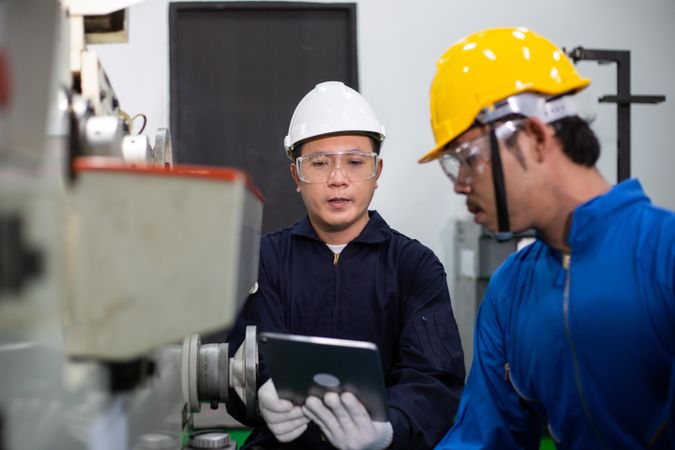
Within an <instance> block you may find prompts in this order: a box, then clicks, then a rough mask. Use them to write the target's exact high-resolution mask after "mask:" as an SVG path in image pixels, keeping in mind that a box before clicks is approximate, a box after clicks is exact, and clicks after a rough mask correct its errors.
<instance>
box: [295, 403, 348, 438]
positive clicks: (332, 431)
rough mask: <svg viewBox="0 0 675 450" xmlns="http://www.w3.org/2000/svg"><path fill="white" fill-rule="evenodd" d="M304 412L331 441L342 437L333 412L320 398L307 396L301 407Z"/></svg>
mask: <svg viewBox="0 0 675 450" xmlns="http://www.w3.org/2000/svg"><path fill="white" fill-rule="evenodd" d="M303 410H304V411H305V414H307V416H308V417H309V418H310V419H312V421H313V422H314V423H316V424H317V425H318V426H319V428H321V431H323V434H325V435H326V437H327V438H328V440H330V441H331V442H339V441H341V440H343V439H344V433H343V431H342V429H341V428H340V424H339V423H338V421H337V419H336V418H335V415H334V414H333V412H332V411H331V410H330V409H328V408H327V407H326V405H324V404H323V401H321V400H320V399H318V398H316V397H313V396H309V397H307V399H306V400H305V406H304V407H303Z"/></svg>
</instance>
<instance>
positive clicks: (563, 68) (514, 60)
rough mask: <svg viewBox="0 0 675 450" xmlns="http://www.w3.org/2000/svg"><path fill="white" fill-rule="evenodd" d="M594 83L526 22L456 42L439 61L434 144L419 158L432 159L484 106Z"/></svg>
mask: <svg viewBox="0 0 675 450" xmlns="http://www.w3.org/2000/svg"><path fill="white" fill-rule="evenodd" d="M589 83H590V80H589V79H588V78H582V77H581V76H580V75H579V74H578V73H577V71H576V69H575V67H574V64H572V62H571V61H570V59H569V58H568V57H567V55H565V53H564V52H563V51H562V50H560V49H559V48H558V47H556V46H555V45H554V44H553V43H552V42H550V41H549V40H548V39H546V38H544V37H543V36H541V35H539V34H537V33H535V32H533V31H530V30H528V29H526V28H492V29H487V30H483V31H479V32H477V33H474V34H471V35H469V36H467V37H465V38H463V39H462V40H460V41H458V42H457V43H455V44H454V45H452V46H451V47H450V48H449V49H448V50H447V51H446V52H445V53H444V54H443V56H441V58H440V59H439V60H438V62H437V72H436V76H435V77H434V80H433V82H432V84H431V92H430V101H431V128H432V129H433V132H434V138H435V139H436V146H435V147H434V148H433V149H432V150H431V151H429V152H428V153H426V154H425V155H424V156H422V158H420V160H419V162H420V163H425V162H429V161H433V160H434V159H436V158H438V157H439V156H440V155H441V153H442V152H443V149H444V147H445V146H446V145H447V144H448V143H449V142H450V141H452V140H453V139H455V138H456V137H457V136H459V135H460V134H462V133H463V132H464V131H466V130H467V129H468V128H469V127H471V124H472V123H474V121H475V120H476V118H477V117H478V116H479V114H480V113H481V112H485V111H490V110H493V109H494V107H495V104H496V103H498V102H500V101H502V100H505V99H507V98H509V97H511V96H514V95H517V94H520V93H524V92H531V93H537V94H541V95H544V96H546V97H556V96H558V95H561V94H565V93H572V92H576V91H579V90H581V89H583V88H585V87H586V86H588V84H589Z"/></svg>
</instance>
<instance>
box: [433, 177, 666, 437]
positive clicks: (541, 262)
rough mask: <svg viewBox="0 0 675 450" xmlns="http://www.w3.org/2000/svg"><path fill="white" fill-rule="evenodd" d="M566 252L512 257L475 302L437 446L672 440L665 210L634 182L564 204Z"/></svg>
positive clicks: (542, 247) (539, 249) (539, 247)
mask: <svg viewBox="0 0 675 450" xmlns="http://www.w3.org/2000/svg"><path fill="white" fill-rule="evenodd" d="M568 243H569V246H570V248H571V252H570V255H562V254H560V253H559V252H558V251H556V250H554V249H553V248H551V247H549V246H548V245H546V244H545V243H543V242H542V241H536V242H535V243H533V244H531V245H529V246H527V247H526V248H524V249H523V250H521V251H520V252H518V253H516V254H515V255H512V256H511V257H510V258H508V259H507V261H505V262H504V264H503V265H502V266H501V267H500V268H499V269H498V271H497V272H496V273H495V274H494V276H493V277H492V279H491V280H490V284H489V286H488V289H487V293H486V296H485V299H484V301H483V303H482V305H481V307H480V312H479V316H478V318H477V325H476V333H475V341H474V342H475V347H474V348H475V355H474V359H473V361H474V362H473V364H472V367H471V372H470V374H469V379H468V381H467V386H466V389H465V391H464V396H463V397H462V401H461V404H460V409H459V413H458V417H457V421H456V423H455V425H454V427H453V428H452V430H450V432H449V433H448V434H447V436H446V437H445V438H444V439H443V441H442V442H441V443H440V444H439V445H438V446H437V447H436V448H437V449H461V450H470V449H499V450H502V449H503V450H509V449H538V448H539V440H540V432H541V430H542V428H543V427H544V426H546V427H548V430H549V432H550V434H551V436H552V437H553V439H554V440H555V442H556V446H557V447H558V448H559V449H607V450H616V449H631V450H633V449H642V448H650V449H670V450H672V449H674V448H675V430H674V425H673V423H674V422H673V412H674V410H673V405H674V404H675V394H674V391H675V288H674V287H675V214H674V213H673V212H672V211H667V210H664V209H660V208H657V207H654V206H653V205H652V204H651V202H650V200H649V199H648V198H647V197H646V196H645V195H644V193H643V191H642V188H641V186H640V184H639V182H638V181H637V180H628V181H624V182H622V183H621V184H619V185H617V186H615V187H613V188H612V190H610V191H609V192H608V193H606V194H604V195H601V196H599V197H596V198H594V199H592V200H590V201H589V202H587V203H585V204H582V205H580V206H579V207H578V208H577V209H575V211H574V213H573V216H572V223H571V229H570V232H569V236H568Z"/></svg>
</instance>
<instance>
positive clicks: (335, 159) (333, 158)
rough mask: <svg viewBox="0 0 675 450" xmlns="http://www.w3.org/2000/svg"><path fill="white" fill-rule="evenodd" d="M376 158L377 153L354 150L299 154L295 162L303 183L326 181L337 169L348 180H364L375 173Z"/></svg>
mask: <svg viewBox="0 0 675 450" xmlns="http://www.w3.org/2000/svg"><path fill="white" fill-rule="evenodd" d="M377 158H378V156H377V153H365V152H361V151H356V150H354V151H345V152H334V153H333V152H331V153H313V154H311V155H307V156H300V157H299V158H297V159H296V160H295V164H296V167H297V170H298V178H300V179H301V180H302V181H304V182H305V183H327V182H328V180H330V178H331V177H332V176H334V174H335V171H336V170H337V169H340V172H341V173H342V175H343V176H344V177H345V178H346V179H347V180H349V181H366V180H370V179H371V178H373V177H375V175H377Z"/></svg>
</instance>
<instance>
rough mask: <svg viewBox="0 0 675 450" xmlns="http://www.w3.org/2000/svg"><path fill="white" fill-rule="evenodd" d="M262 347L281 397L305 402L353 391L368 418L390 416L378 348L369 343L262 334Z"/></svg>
mask: <svg viewBox="0 0 675 450" xmlns="http://www.w3.org/2000/svg"><path fill="white" fill-rule="evenodd" d="M258 351H259V352H260V354H261V355H262V360H263V362H264V364H265V365H266V366H267V370H268V371H269V375H270V377H271V378H272V380H273V381H274V386H275V387H276V389H277V392H278V394H279V397H280V398H285V399H288V400H290V401H292V402H293V403H294V404H296V405H302V404H303V403H304V402H305V398H306V397H307V396H309V395H313V396H316V397H319V398H323V395H324V394H325V393H326V392H337V393H342V392H351V393H353V394H354V395H355V396H356V397H357V398H358V399H359V400H360V401H361V403H363V405H364V406H365V407H366V410H367V411H368V414H370V418H371V419H373V420H375V421H378V422H386V421H388V420H389V419H388V408H387V391H386V389H385V387H384V376H383V374H382V366H381V364H380V353H379V350H378V349H377V346H376V345H375V344H373V343H371V342H364V341H352V340H346V339H335V338H324V337H314V336H300V335H295V334H282V333H264V332H263V333H259V334H258Z"/></svg>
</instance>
